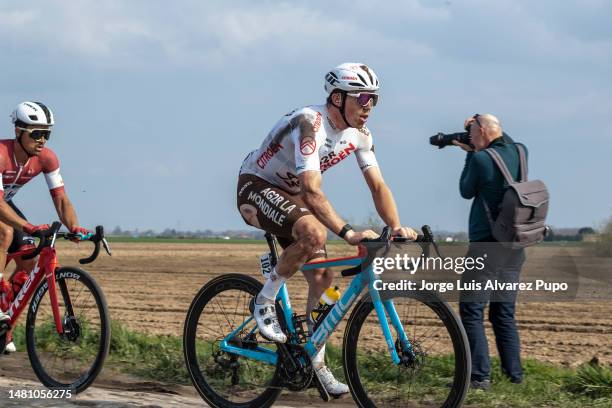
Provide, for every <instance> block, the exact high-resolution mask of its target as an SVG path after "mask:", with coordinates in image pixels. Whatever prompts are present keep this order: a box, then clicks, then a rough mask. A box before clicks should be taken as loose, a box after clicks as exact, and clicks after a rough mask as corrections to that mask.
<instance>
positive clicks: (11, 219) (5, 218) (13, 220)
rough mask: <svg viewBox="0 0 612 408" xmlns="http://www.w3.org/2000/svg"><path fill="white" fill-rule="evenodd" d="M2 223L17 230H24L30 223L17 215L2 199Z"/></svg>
mask: <svg viewBox="0 0 612 408" xmlns="http://www.w3.org/2000/svg"><path fill="white" fill-rule="evenodd" d="M0 221H2V222H3V223H5V224H8V225H10V226H12V227H15V228H16V229H19V230H22V229H23V227H24V225H26V224H27V223H28V222H27V221H26V220H24V219H23V218H21V217H20V216H19V215H17V213H16V212H15V211H14V210H13V209H12V208H11V207H10V206H9V205H8V204H7V203H6V201H4V198H2V197H0Z"/></svg>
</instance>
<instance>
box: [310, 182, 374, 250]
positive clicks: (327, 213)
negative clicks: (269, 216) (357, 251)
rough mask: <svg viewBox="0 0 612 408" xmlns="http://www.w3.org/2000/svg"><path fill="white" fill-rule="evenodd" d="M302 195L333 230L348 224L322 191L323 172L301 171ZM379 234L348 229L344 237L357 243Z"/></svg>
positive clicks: (316, 214)
mask: <svg viewBox="0 0 612 408" xmlns="http://www.w3.org/2000/svg"><path fill="white" fill-rule="evenodd" d="M299 178H300V189H301V191H300V195H301V197H302V200H304V203H306V205H307V206H308V209H309V210H310V212H312V213H313V215H314V216H315V217H316V218H317V219H318V220H319V221H320V222H321V223H322V224H323V225H325V226H326V227H327V228H329V229H330V230H331V231H332V232H334V233H336V234H337V233H338V232H340V230H341V229H342V227H343V226H344V225H345V224H346V222H345V221H344V220H342V218H340V216H339V215H338V214H337V213H336V210H334V208H333V207H332V205H331V204H330V202H329V200H328V199H327V197H326V196H325V194H324V193H323V191H321V173H320V172H318V171H305V172H302V173H300V175H299ZM377 236H378V234H376V233H375V232H374V231H371V230H366V231H360V232H356V231H348V232H347V233H346V235H345V236H344V239H345V240H346V241H347V242H348V243H349V244H352V245H356V244H357V243H359V241H361V240H362V239H363V238H376V237H377Z"/></svg>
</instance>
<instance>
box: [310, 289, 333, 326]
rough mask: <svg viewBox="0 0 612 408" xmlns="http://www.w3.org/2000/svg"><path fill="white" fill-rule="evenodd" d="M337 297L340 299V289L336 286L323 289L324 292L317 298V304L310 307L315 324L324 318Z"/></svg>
mask: <svg viewBox="0 0 612 408" xmlns="http://www.w3.org/2000/svg"><path fill="white" fill-rule="evenodd" d="M338 299H340V290H339V288H338V287H337V286H334V287H333V288H332V287H329V288H327V289H325V292H323V295H321V298H320V299H319V304H318V305H317V306H316V307H315V308H314V309H312V312H311V313H310V316H311V317H312V320H313V322H314V323H315V326H317V325H318V324H319V322H321V321H322V320H323V319H324V318H325V316H326V315H327V313H328V312H329V311H330V310H331V309H332V307H334V305H335V304H336V302H337V301H338Z"/></svg>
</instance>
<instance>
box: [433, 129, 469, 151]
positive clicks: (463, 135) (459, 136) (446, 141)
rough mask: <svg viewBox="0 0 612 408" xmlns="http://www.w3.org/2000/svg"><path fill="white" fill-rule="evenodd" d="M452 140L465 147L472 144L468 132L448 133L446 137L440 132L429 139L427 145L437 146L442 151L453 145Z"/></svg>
mask: <svg viewBox="0 0 612 408" xmlns="http://www.w3.org/2000/svg"><path fill="white" fill-rule="evenodd" d="M453 140H456V141H458V142H459V143H463V144H467V145H469V144H471V143H472V138H471V137H470V132H469V130H468V131H467V132H457V133H450V134H448V135H447V134H444V133H442V132H440V133H438V134H437V135H434V136H432V137H430V138H429V143H431V144H432V145H434V146H438V148H439V149H442V148H443V147H445V146H451V145H452V144H453Z"/></svg>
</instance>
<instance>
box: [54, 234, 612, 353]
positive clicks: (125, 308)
mask: <svg viewBox="0 0 612 408" xmlns="http://www.w3.org/2000/svg"><path fill="white" fill-rule="evenodd" d="M81 245H82V247H81V248H77V247H75V246H74V245H70V244H68V243H61V244H60V245H59V254H60V263H61V264H64V265H76V263H77V257H78V256H79V255H80V256H84V255H86V252H87V251H88V250H89V247H87V246H86V245H85V244H81ZM265 250H266V246H265V244H262V245H259V244H244V245H242V244H186V243H176V244H174V243H173V244H164V243H154V244H148V243H115V244H113V251H114V256H113V257H112V258H110V257H108V256H102V255H101V256H100V258H99V259H98V260H97V261H96V262H95V263H94V264H92V265H88V266H87V270H88V271H89V272H91V273H92V274H93V275H94V277H95V278H96V280H97V281H98V282H99V283H100V285H101V286H102V288H103V290H104V293H105V294H106V297H107V301H108V304H109V307H110V310H111V314H112V318H113V319H116V320H119V321H121V322H123V323H125V324H126V325H127V326H128V327H130V328H131V329H134V330H138V331H143V332H149V333H157V334H172V335H181V334H182V330H183V322H184V319H185V315H186V311H187V309H188V307H189V304H190V303H191V300H192V299H193V297H194V295H195V294H196V292H197V291H198V290H199V288H200V287H201V286H202V285H204V284H205V283H206V282H207V281H208V280H210V279H211V278H213V277H215V276H217V275H219V274H222V273H227V272H241V273H246V274H250V275H252V276H254V277H256V278H258V279H259V278H260V276H259V270H258V264H259V261H258V258H259V255H260V254H261V253H263V252H264V251H265ZM328 250H329V254H330V256H331V257H336V256H346V255H352V254H353V253H354V251H355V250H354V248H351V247H348V246H344V245H331V246H329V247H328ZM547 250H550V249H549V248H546V247H541V248H540V247H538V248H533V249H530V252H529V253H528V259H529V258H530V257H531V259H532V262H536V263H537V262H539V261H538V259H540V258H541V259H543V260H542V263H544V262H545V261H544V259H546V257H545V256H542V255H543V254H544V252H545V251H547ZM536 266H537V265H536ZM541 267H542V268H544V267H545V265H544V264H542V265H541ZM608 272H609V271H608ZM336 276H338V278H337V280H336V282H337V283H339V284H340V286H341V288H342V287H345V286H346V285H347V284H348V282H349V280H348V279H341V278H340V277H339V276H340V274H339V272H338V273H337V274H336ZM594 284H597V282H595V283H594ZM599 284H600V285H601V283H599ZM305 287H306V283H305V280H304V278H303V277H302V276H301V274H299V273H298V274H297V275H296V276H295V277H294V278H293V279H292V280H291V281H290V283H289V292H290V294H291V297H292V303H293V305H294V309H296V310H298V311H302V310H303V308H304V305H305V299H306V291H305ZM608 290H609V288H608ZM455 306H456V305H455ZM517 319H518V324H519V328H520V335H521V343H522V347H523V349H522V350H523V356H524V357H527V358H536V359H539V360H542V361H547V362H553V363H557V364H563V365H577V364H579V363H582V362H585V361H588V360H590V359H591V358H592V357H594V356H597V357H598V358H599V360H600V361H601V362H602V363H608V364H612V342H611V341H610V339H611V338H612V302H610V301H609V300H600V301H597V302H595V301H591V302H583V303H576V302H555V303H520V304H519V305H518V312H517ZM487 330H489V339H490V340H491V341H492V340H493V335H492V332H491V331H490V326H488V323H487ZM340 333H341V332H337V333H336V334H334V336H333V337H332V340H331V341H332V342H333V343H336V344H340V342H341V341H342V336H341V334H340ZM495 349H496V348H495V344H494V343H493V342H491V343H490V350H491V352H492V353H493V352H494V350H495Z"/></svg>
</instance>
